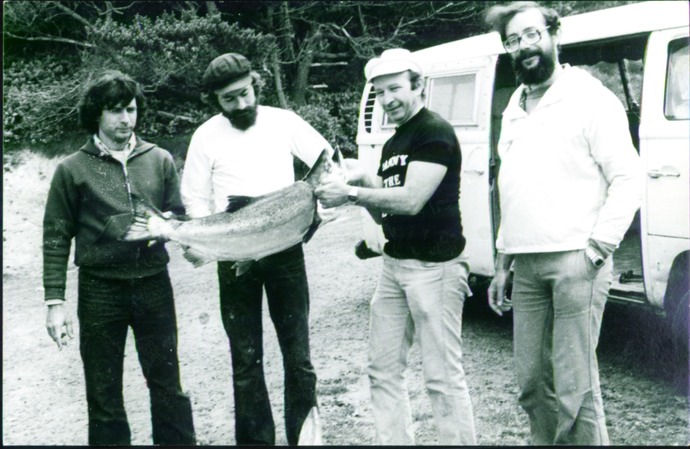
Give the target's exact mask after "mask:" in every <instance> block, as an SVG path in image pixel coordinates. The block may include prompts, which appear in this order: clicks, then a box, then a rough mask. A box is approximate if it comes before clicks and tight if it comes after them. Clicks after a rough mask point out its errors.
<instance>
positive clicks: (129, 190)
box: [118, 149, 141, 261]
mask: <svg viewBox="0 0 690 449" xmlns="http://www.w3.org/2000/svg"><path fill="white" fill-rule="evenodd" d="M132 153H134V149H132V152H131V153H129V155H127V157H126V158H124V160H122V161H118V162H120V165H122V172H123V173H124V175H125V187H126V188H127V199H128V200H129V210H130V211H131V212H132V217H134V200H133V199H132V185H131V183H130V182H129V173H128V172H127V161H128V160H129V156H131V155H132ZM140 256H141V249H140V248H139V246H137V254H136V259H135V260H137V261H138V260H139V258H140Z"/></svg>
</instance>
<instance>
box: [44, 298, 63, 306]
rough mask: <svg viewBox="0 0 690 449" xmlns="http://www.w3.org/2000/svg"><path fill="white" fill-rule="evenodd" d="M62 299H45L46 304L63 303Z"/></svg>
mask: <svg viewBox="0 0 690 449" xmlns="http://www.w3.org/2000/svg"><path fill="white" fill-rule="evenodd" d="M64 303H65V300H64V299H46V306H54V305H57V304H64Z"/></svg>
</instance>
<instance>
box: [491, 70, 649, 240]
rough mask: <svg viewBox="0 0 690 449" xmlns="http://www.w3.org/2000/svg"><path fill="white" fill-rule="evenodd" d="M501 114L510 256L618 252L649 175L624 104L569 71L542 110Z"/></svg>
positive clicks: (513, 108)
mask: <svg viewBox="0 0 690 449" xmlns="http://www.w3.org/2000/svg"><path fill="white" fill-rule="evenodd" d="M524 88H525V87H524V86H520V87H519V88H518V89H517V90H516V91H515V93H514V94H513V96H512V97H511V99H510V102H509V104H508V106H507V108H506V110H505V111H504V112H503V123H502V129H501V138H500V141H499V148H498V151H499V156H500V158H501V167H500V172H499V177H498V186H499V195H500V203H501V225H500V228H499V234H498V239H497V241H496V248H497V249H498V250H499V251H500V252H503V253H506V254H519V253H541V252H555V251H570V250H576V249H583V248H586V247H587V245H588V241H589V239H590V238H592V239H596V240H600V241H602V242H606V243H609V244H613V245H615V246H617V245H618V244H619V243H620V241H621V240H622V239H623V236H624V234H625V231H626V230H627V229H628V227H629V226H630V222H631V221H632V218H633V216H634V214H635V211H636V210H637V209H638V208H639V207H640V204H641V201H642V194H643V181H644V177H643V172H642V165H641V162H640V158H639V156H638V154H637V152H636V151H635V148H634V147H633V144H632V141H631V138H630V132H629V128H628V120H627V116H626V114H625V110H624V109H623V107H622V104H621V102H620V101H619V100H618V98H617V97H616V96H615V95H614V94H613V93H612V92H611V91H609V90H608V89H607V88H606V87H604V86H603V85H602V84H601V82H600V81H599V80H597V79H596V78H594V77H593V76H591V75H590V74H589V73H587V72H586V71H584V70H582V69H579V68H576V67H570V66H567V65H566V66H565V67H564V71H563V73H562V74H561V75H560V76H559V77H558V78H557V79H556V81H555V83H554V84H553V85H552V86H551V87H550V88H549V89H548V90H547V91H546V93H545V94H544V96H543V97H542V99H541V101H540V102H539V104H538V105H537V107H536V108H535V109H534V110H533V111H532V113H531V114H529V115H528V114H527V113H526V112H525V111H524V110H523V109H522V108H520V106H519V100H520V95H521V93H522V91H523V90H524Z"/></svg>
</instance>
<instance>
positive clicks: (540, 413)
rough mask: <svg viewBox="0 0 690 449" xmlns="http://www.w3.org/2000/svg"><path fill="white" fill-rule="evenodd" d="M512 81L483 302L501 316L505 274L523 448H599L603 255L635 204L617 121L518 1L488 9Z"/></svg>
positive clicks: (623, 129) (601, 93)
mask: <svg viewBox="0 0 690 449" xmlns="http://www.w3.org/2000/svg"><path fill="white" fill-rule="evenodd" d="M487 22H488V23H489V24H491V25H492V26H493V27H494V29H495V30H497V31H498V32H499V33H500V34H501V38H502V39H503V44H504V46H505V48H506V50H507V51H508V53H509V54H510V57H511V59H512V62H513V67H514V69H515V71H516V73H517V75H518V77H519V79H520V80H521V81H522V85H521V86H519V87H518V89H517V90H516V91H515V93H514V94H513V96H512V97H511V99H510V102H509V104H508V106H507V107H506V110H505V111H504V113H503V123H502V130H501V138H500V141H499V149H498V151H499V155H500V157H501V168H500V174H499V178H498V186H499V191H500V202H501V224H500V229H499V234H498V238H497V241H496V249H497V250H498V257H497V262H496V275H495V277H494V279H493V281H492V283H491V286H490V287H489V292H488V293H489V304H490V306H491V307H492V309H494V311H496V313H498V314H499V315H502V313H503V312H504V311H507V310H509V309H510V307H511V301H508V300H507V299H506V298H505V294H506V281H507V279H508V276H509V272H510V267H511V264H513V269H514V283H513V289H512V308H513V323H514V324H513V326H514V327H513V333H514V349H515V361H516V368H517V377H518V383H519V387H520V395H519V402H520V405H521V406H522V407H523V409H524V410H525V411H526V412H527V414H528V416H529V421H530V429H531V435H532V444H535V445H552V444H572V445H605V444H608V443H609V437H608V433H607V429H606V423H605V418H604V407H603V401H602V397H601V389H600V384H599V369H598V365H597V358H596V347H597V342H598V339H599V331H600V327H601V318H602V315H603V311H604V304H605V302H606V295H607V292H608V288H609V284H610V282H611V276H612V271H611V269H612V265H613V264H612V260H611V257H610V255H611V253H612V252H613V250H614V249H615V248H616V247H617V246H618V244H619V243H620V241H621V240H622V238H623V235H624V234H625V232H626V230H627V229H628V226H629V225H630V222H631V220H632V218H633V215H634V214H635V211H636V210H637V209H638V207H639V205H640V203H641V197H642V186H643V179H642V170H641V164H640V161H639V156H638V155H637V153H636V151H635V148H634V147H633V144H632V141H631V138H630V133H629V131H628V122H627V117H626V115H625V111H624V109H623V107H622V105H621V103H620V101H619V100H618V99H617V98H616V96H615V95H614V94H613V93H612V92H610V91H609V90H608V89H606V88H605V87H604V86H603V85H602V84H601V83H600V82H599V81H598V80H597V79H595V78H593V77H592V76H591V75H589V74H588V73H587V72H585V71H583V70H581V69H579V68H575V67H570V66H568V65H567V64H566V65H563V66H561V65H560V63H559V62H558V44H559V41H560V33H561V30H560V20H559V18H558V15H557V14H556V12H555V11H553V10H552V9H548V8H544V7H541V6H540V5H538V4H536V3H534V2H516V3H513V4H510V5H508V6H496V7H493V8H491V9H490V10H489V12H488V15H487Z"/></svg>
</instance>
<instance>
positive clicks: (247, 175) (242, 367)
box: [181, 53, 333, 445]
mask: <svg viewBox="0 0 690 449" xmlns="http://www.w3.org/2000/svg"><path fill="white" fill-rule="evenodd" d="M202 84H203V89H204V92H203V94H202V97H203V98H204V99H205V101H206V102H207V103H208V104H210V105H211V106H212V107H214V108H215V109H216V110H217V111H218V112H219V113H218V114H216V115H214V116H213V117H211V118H210V119H209V120H207V121H206V122H204V123H203V124H202V125H201V126H200V127H199V128H198V129H197V130H196V131H195V133H194V135H193V136H192V140H191V142H190V145H189V150H188V152H187V159H186V162H185V166H184V174H183V176H182V183H181V193H182V200H183V202H184V204H185V207H186V210H187V213H188V215H190V216H191V217H203V216H206V215H210V214H213V213H218V212H222V211H225V210H226V209H227V208H228V206H229V204H228V197H256V196H260V195H265V194H267V193H270V192H273V191H276V190H279V189H281V188H283V187H287V186H289V185H290V184H292V183H293V182H294V181H295V176H294V166H293V156H295V157H297V158H299V159H301V160H302V161H303V162H304V163H305V164H307V165H308V166H312V165H313V164H314V162H315V161H316V160H317V158H318V157H319V155H320V154H321V152H322V150H324V149H328V150H329V151H330V152H332V151H333V150H332V149H331V147H330V145H329V144H328V142H327V141H326V140H325V139H324V138H323V137H322V136H321V135H320V134H319V133H318V132H317V131H316V130H315V129H314V128H312V127H311V126H310V125H309V124H308V123H307V122H306V121H304V120H303V119H302V118H300V117H299V116H297V115H296V114H295V113H293V112H291V111H287V110H283V109H278V108H274V107H269V106H262V105H259V103H260V102H259V98H260V87H261V78H260V76H259V74H258V73H256V72H255V71H253V70H252V69H251V65H250V63H249V61H248V60H247V58H245V57H244V56H242V55H240V54H236V53H226V54H223V55H221V56H218V57H217V58H215V59H214V60H213V61H211V63H210V64H209V66H208V68H207V69H206V71H205V73H204V76H203V79H202ZM218 280H219V287H220V308H221V317H222V321H223V326H224V327H225V331H226V333H227V335H228V338H229V340H230V353H231V355H232V370H233V392H234V399H235V437H236V443H237V444H238V445H254V444H275V425H274V421H273V417H272V413H271V405H270V402H269V397H268V392H267V389H266V383H265V380H264V371H263V326H262V319H261V318H262V312H261V310H262V302H263V291H264V289H265V290H266V297H267V302H268V308H269V311H270V315H271V320H272V321H273V325H274V327H275V330H276V334H277V337H278V341H279V343H280V349H281V351H282V354H283V367H284V369H285V426H286V434H287V440H288V444H290V445H296V444H298V442H300V432H301V431H302V430H303V427H304V426H305V425H309V426H312V427H310V430H314V429H313V424H314V423H316V422H318V415H317V408H316V405H317V401H316V374H315V373H314V367H313V366H312V363H311V356H310V351H309V326H308V321H309V286H308V284H307V275H306V271H305V266H304V253H303V251H302V245H301V244H298V245H295V246H294V247H292V248H289V249H287V250H285V251H282V252H280V253H277V254H274V255H271V256H267V257H265V258H263V259H260V260H257V261H254V262H252V263H251V265H250V266H249V268H248V269H247V270H246V272H244V273H240V272H239V271H238V270H236V268H235V267H234V262H218ZM305 423H306V424H305ZM317 430H318V429H317Z"/></svg>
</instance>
